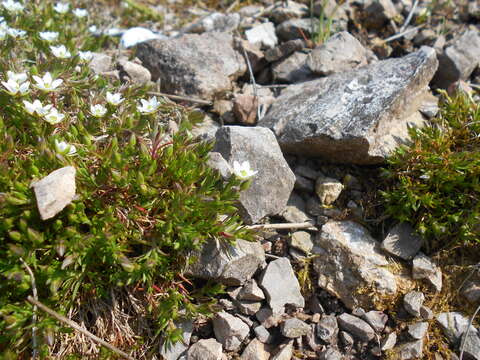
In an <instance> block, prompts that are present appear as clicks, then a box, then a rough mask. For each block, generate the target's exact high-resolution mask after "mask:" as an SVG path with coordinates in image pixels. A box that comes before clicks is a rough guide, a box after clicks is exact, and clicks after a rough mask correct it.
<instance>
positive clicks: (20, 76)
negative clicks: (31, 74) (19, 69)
mask: <svg viewBox="0 0 480 360" xmlns="http://www.w3.org/2000/svg"><path fill="white" fill-rule="evenodd" d="M7 78H8V80H13V81H16V82H18V83H23V82H25V81H27V73H14V72H13V71H7Z"/></svg>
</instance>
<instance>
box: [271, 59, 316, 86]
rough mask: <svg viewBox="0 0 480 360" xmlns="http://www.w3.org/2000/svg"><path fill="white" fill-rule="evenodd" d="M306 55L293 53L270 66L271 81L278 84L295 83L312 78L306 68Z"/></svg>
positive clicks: (308, 69)
mask: <svg viewBox="0 0 480 360" xmlns="http://www.w3.org/2000/svg"><path fill="white" fill-rule="evenodd" d="M307 58H308V55H307V54H304V53H302V52H295V53H293V54H292V55H290V56H289V57H287V58H286V59H284V60H280V61H279V62H277V63H276V64H274V65H273V66H272V74H273V80H274V81H275V82H278V83H289V84H290V83H292V84H293V83H297V82H302V81H305V80H311V79H312V78H313V74H312V71H311V70H310V68H309V67H308V66H307Z"/></svg>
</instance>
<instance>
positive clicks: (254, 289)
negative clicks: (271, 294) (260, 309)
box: [237, 279, 265, 301]
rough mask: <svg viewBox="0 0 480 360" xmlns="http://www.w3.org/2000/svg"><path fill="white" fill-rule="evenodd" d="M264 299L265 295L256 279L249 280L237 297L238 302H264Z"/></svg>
mask: <svg viewBox="0 0 480 360" xmlns="http://www.w3.org/2000/svg"><path fill="white" fill-rule="evenodd" d="M263 299H265V295H264V294H263V291H262V289H260V287H259V286H258V285H257V282H256V281H255V280H254V279H250V280H248V281H247V282H246V283H245V285H243V287H242V288H241V289H240V291H239V293H238V295H237V300H248V301H262V300H263Z"/></svg>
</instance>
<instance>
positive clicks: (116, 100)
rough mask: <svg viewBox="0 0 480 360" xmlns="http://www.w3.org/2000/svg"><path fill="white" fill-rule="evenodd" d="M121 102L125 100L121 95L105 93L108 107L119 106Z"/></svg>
mask: <svg viewBox="0 0 480 360" xmlns="http://www.w3.org/2000/svg"><path fill="white" fill-rule="evenodd" d="M123 100H125V99H122V94H120V93H115V94H112V93H111V92H109V91H107V102H108V103H109V104H110V105H113V106H117V105H120V104H121V103H122V102H123Z"/></svg>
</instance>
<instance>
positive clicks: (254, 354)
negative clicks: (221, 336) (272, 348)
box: [240, 339, 270, 360]
mask: <svg viewBox="0 0 480 360" xmlns="http://www.w3.org/2000/svg"><path fill="white" fill-rule="evenodd" d="M269 358H270V354H269V353H268V352H267V351H266V350H265V345H264V344H263V343H262V342H260V341H259V340H257V339H253V340H252V341H250V343H249V344H248V345H247V347H246V348H245V350H243V352H242V355H241V356H240V360H268V359H269Z"/></svg>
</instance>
